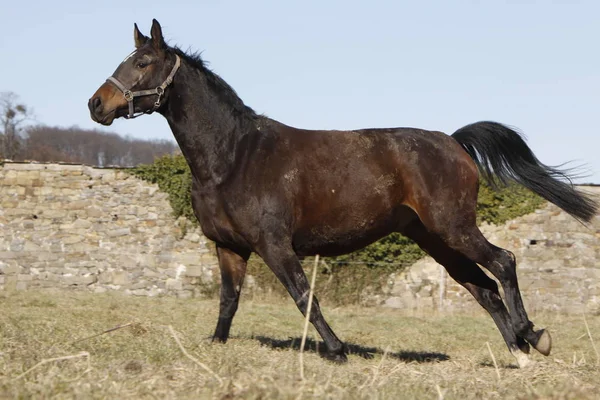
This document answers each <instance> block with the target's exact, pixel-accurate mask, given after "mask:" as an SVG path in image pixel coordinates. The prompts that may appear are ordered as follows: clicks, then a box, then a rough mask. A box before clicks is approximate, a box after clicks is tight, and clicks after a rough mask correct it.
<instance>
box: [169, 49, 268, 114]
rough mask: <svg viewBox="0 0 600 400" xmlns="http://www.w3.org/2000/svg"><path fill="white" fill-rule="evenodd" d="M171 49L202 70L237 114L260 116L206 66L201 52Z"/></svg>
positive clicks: (210, 84)
mask: <svg viewBox="0 0 600 400" xmlns="http://www.w3.org/2000/svg"><path fill="white" fill-rule="evenodd" d="M170 50H171V51H172V52H173V53H175V54H177V55H178V56H179V57H181V58H182V59H183V60H185V61H186V62H187V63H189V64H190V65H192V66H193V67H194V68H196V69H198V70H199V71H200V72H202V73H203V74H204V75H205V76H206V78H207V81H208V85H209V87H210V88H211V89H212V90H213V91H214V93H215V94H217V96H219V98H220V99H221V100H222V101H223V102H225V103H226V104H229V105H230V106H231V108H232V109H233V111H234V113H235V114H237V115H239V116H243V117H249V118H251V119H256V118H259V117H260V116H259V115H258V114H257V113H256V112H255V111H254V110H253V109H252V108H250V107H248V106H247V105H245V104H244V102H243V101H242V99H240V97H239V96H238V94H237V93H236V92H235V90H234V89H233V88H232V87H231V86H229V84H228V83H227V82H225V81H224V80H223V78H221V77H220V76H219V75H217V74H215V73H214V72H213V71H211V70H210V69H209V68H208V67H207V66H206V62H205V61H204V60H203V59H202V57H200V53H199V52H193V53H191V54H188V53H186V52H184V51H183V50H181V49H180V48H179V47H171V48H170Z"/></svg>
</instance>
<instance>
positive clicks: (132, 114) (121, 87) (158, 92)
mask: <svg viewBox="0 0 600 400" xmlns="http://www.w3.org/2000/svg"><path fill="white" fill-rule="evenodd" d="M180 65H181V60H180V59H179V56H178V55H177V54H175V65H174V66H173V69H172V70H171V73H170V74H169V76H167V79H165V81H164V82H163V83H162V85H160V86H158V87H156V88H155V89H146V90H138V91H135V92H132V91H131V90H129V89H127V88H126V87H125V85H123V84H122V83H121V82H119V80H118V79H117V78H115V77H114V76H111V77H109V78H108V79H107V80H106V81H107V82H110V83H112V84H113V85H115V86H116V87H117V88H118V89H119V90H120V91H121V92H123V96H124V97H125V100H127V103H128V104H129V114H128V115H126V116H125V118H127V119H131V118H137V117H139V116H140V115H144V114H152V113H153V112H154V111H156V110H157V109H158V107H160V101H161V99H162V96H163V95H164V93H165V89H166V88H167V86H169V85H170V84H171V83H172V82H173V77H174V76H175V73H176V72H177V70H178V69H179V66H180ZM150 95H157V96H158V98H157V99H156V101H155V102H154V107H152V108H151V109H149V110H146V111H140V112H139V113H138V114H135V111H134V105H133V99H135V98H136V97H142V96H150Z"/></svg>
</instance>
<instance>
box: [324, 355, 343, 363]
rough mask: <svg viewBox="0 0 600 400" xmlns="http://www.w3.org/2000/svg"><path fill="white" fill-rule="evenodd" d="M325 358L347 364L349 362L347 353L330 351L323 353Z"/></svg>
mask: <svg viewBox="0 0 600 400" xmlns="http://www.w3.org/2000/svg"><path fill="white" fill-rule="evenodd" d="M323 358H325V359H326V360H328V361H331V362H334V363H336V364H345V363H347V362H348V357H347V356H346V353H330V352H326V353H324V354H323Z"/></svg>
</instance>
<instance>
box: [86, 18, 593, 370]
mask: <svg viewBox="0 0 600 400" xmlns="http://www.w3.org/2000/svg"><path fill="white" fill-rule="evenodd" d="M134 41H135V48H136V50H135V51H134V52H133V53H132V54H130V55H129V56H128V57H127V58H126V59H125V60H124V61H123V62H122V63H121V64H120V65H119V66H118V67H117V69H116V71H115V72H114V74H113V75H112V76H111V77H110V78H109V79H108V80H107V81H106V82H105V83H104V84H103V85H102V86H100V88H99V89H98V90H97V91H96V93H94V95H93V96H92V97H91V99H90V100H89V104H88V106H89V110H90V114H91V117H92V119H93V120H94V121H96V122H99V123H101V124H103V125H110V124H111V123H112V122H113V120H114V119H115V118H119V117H126V118H133V117H136V116H139V115H142V114H144V113H151V112H154V111H156V112H158V113H160V114H162V115H163V116H164V117H165V118H166V119H167V121H168V123H169V126H170V127H171V130H172V131H173V134H174V135H175V138H176V140H177V142H178V144H179V146H180V147H181V150H182V152H183V155H184V156H185V158H186V160H187V162H188V164H189V166H190V168H191V171H192V174H193V191H192V202H193V207H194V211H195V214H196V216H197V218H198V220H199V222H200V225H201V227H202V230H203V232H204V234H205V235H206V236H207V237H208V238H209V239H211V240H213V241H214V242H215V243H216V247H217V253H218V257H219V265H220V270H221V281H222V286H221V298H220V310H219V320H218V323H217V327H216V330H215V333H214V340H217V341H222V342H225V341H226V340H227V338H228V336H229V329H230V327H231V322H232V320H233V317H234V314H235V312H236V310H237V307H238V301H239V296H240V290H241V287H242V283H243V280H244V275H245V273H246V262H247V260H248V257H249V256H250V254H251V252H255V253H257V254H258V255H259V256H260V257H262V259H263V260H264V261H265V263H266V264H267V265H268V266H269V267H270V268H271V270H272V271H273V272H274V273H275V275H276V276H277V278H279V280H280V281H281V283H282V284H283V285H284V286H285V287H286V289H287V290H288V291H289V293H290V295H291V296H292V297H293V299H294V301H295V302H296V304H297V305H298V308H299V309H300V311H301V312H302V313H305V311H306V306H307V297H308V296H307V294H308V293H309V283H308V280H307V279H306V276H305V274H304V272H303V270H302V268H301V266H300V262H299V261H298V257H299V256H306V255H314V254H320V255H322V256H331V255H339V254H343V253H348V252H351V251H354V250H357V249H359V248H361V247H363V246H366V245H368V244H370V243H372V242H373V241H375V240H377V239H380V238H382V237H384V236H386V235H388V234H390V233H392V232H400V233H402V234H403V235H405V236H407V237H409V238H411V239H412V240H414V241H415V242H416V243H417V244H418V245H419V246H420V247H421V248H423V249H424V250H425V251H426V252H427V253H429V254H430V255H431V256H432V257H433V258H434V259H435V260H436V261H437V262H439V263H440V264H442V265H443V266H444V267H445V268H446V270H447V271H448V273H449V274H450V276H452V278H454V279H455V280H456V281H457V282H458V283H460V284H461V285H462V286H464V287H465V288H466V289H467V290H468V291H469V292H470V293H471V294H472V295H473V296H474V297H475V299H476V300H477V301H478V302H479V303H480V304H481V306H482V307H483V308H484V309H485V310H487V311H488V312H489V314H490V315H491V316H492V318H493V319H494V321H495V323H496V325H497V326H498V329H499V330H500V333H501V334H502V337H503V338H504V340H505V342H506V344H507V346H508V348H509V350H510V351H511V352H512V354H513V355H514V356H515V357H516V358H517V361H518V363H519V365H520V366H523V365H525V364H526V363H527V362H528V353H529V348H530V345H531V346H533V347H534V348H535V349H537V350H538V351H539V352H541V353H542V354H544V355H548V354H549V353H550V349H551V346H552V344H551V338H550V335H549V334H548V332H547V331H546V330H544V329H539V330H534V325H533V323H532V322H531V321H530V320H529V318H528V316H527V313H526V311H525V308H524V306H523V301H522V299H521V294H520V292H519V287H518V283H517V274H516V262H515V257H514V255H513V254H512V253H511V252H509V251H507V250H504V249H501V248H498V247H496V246H494V245H493V244H491V243H489V242H488V241H487V240H486V238H485V237H484V236H483V235H482V233H481V232H480V231H479V229H478V228H477V225H476V218H475V207H476V202H477V192H478V185H479V176H480V172H481V174H482V176H483V178H484V179H485V180H487V181H488V182H491V183H496V184H504V183H506V182H508V181H515V182H517V183H519V184H522V185H524V186H526V187H527V188H529V189H531V190H532V191H534V192H535V193H537V194H539V195H540V196H542V197H543V198H545V199H547V200H548V201H550V202H551V203H554V204H556V205H557V206H559V207H560V208H562V209H563V210H565V211H566V212H568V213H569V214H571V215H572V216H573V217H575V218H577V219H579V220H582V221H589V220H590V219H591V218H593V216H594V215H595V214H596V212H597V204H596V203H595V202H594V201H592V200H591V199H589V198H587V197H585V196H584V195H582V194H581V193H579V192H577V191H576V190H575V189H574V188H573V186H572V185H571V184H570V183H567V182H570V181H569V179H568V176H567V175H566V174H565V173H564V172H563V171H560V170H557V169H554V168H551V167H548V166H546V165H544V164H542V163H541V162H540V161H539V160H538V159H537V158H536V157H535V156H534V154H533V153H532V152H531V150H530V149H529V147H528V146H527V145H526V143H525V141H524V140H523V139H522V138H521V136H520V135H519V134H518V133H517V132H515V131H514V130H512V129H510V128H508V127H506V126H504V125H501V124H498V123H495V122H478V123H475V124H472V125H468V126H465V127H463V128H461V129H459V130H458V131H456V132H455V133H454V134H453V135H451V136H448V135H446V134H443V133H441V132H432V131H426V130H422V129H413V128H390V129H363V130H354V131H311V130H304V129H297V128H293V127H291V126H287V125H284V124H282V123H280V122H277V121H274V120H272V119H269V118H267V117H265V116H261V115H257V114H256V113H255V112H254V111H253V110H252V109H251V108H249V107H247V106H246V105H245V104H244V103H243V102H242V100H241V99H240V98H239V97H238V96H237V95H236V93H235V91H234V90H233V89H232V88H231V87H230V86H229V85H228V84H227V83H226V82H225V81H223V80H222V79H221V78H220V77H219V76H218V75H216V74H214V73H213V72H211V71H210V70H209V69H207V68H206V66H205V65H204V63H203V61H202V60H201V59H200V57H199V56H197V55H189V54H185V53H184V52H183V51H181V50H180V49H178V48H176V47H170V46H168V45H167V44H166V43H165V41H164V38H163V35H162V30H161V27H160V25H159V23H158V22H157V21H156V20H154V21H153V24H152V29H151V37H146V36H144V35H143V34H142V33H140V31H139V30H138V28H137V26H135V27H134ZM478 264H479V265H481V266H483V267H484V268H486V269H487V270H489V271H490V272H491V273H492V274H493V275H494V276H495V277H496V278H497V279H498V281H499V282H500V284H501V285H502V287H503V289H504V294H505V300H506V304H507V307H506V306H505V304H504V302H503V300H502V298H501V296H500V293H499V291H498V285H497V284H496V282H495V281H494V280H493V279H490V278H489V277H488V276H487V275H486V274H485V273H484V272H483V271H482V270H481V269H480V267H479V266H478ZM313 304H314V305H313V309H312V310H313V311H312V312H311V315H310V320H311V322H312V323H313V325H314V326H315V328H316V329H317V331H318V332H319V334H320V335H321V337H322V338H323V340H324V342H325V345H326V347H327V353H326V357H327V358H329V359H331V360H334V361H338V362H341V361H345V360H346V348H345V346H344V344H343V343H342V342H341V341H340V340H339V339H338V337H337V336H336V335H335V333H334V332H333V330H332V329H331V328H330V327H329V325H328V324H327V322H326V321H325V319H324V318H323V315H322V314H321V310H320V308H319V303H318V301H316V299H315V302H314V303H313Z"/></svg>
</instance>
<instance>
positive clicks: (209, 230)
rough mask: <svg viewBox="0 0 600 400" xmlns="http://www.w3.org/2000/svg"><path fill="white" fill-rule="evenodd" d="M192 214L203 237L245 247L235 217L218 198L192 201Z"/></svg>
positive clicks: (208, 197)
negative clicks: (194, 215)
mask: <svg viewBox="0 0 600 400" xmlns="http://www.w3.org/2000/svg"><path fill="white" fill-rule="evenodd" d="M192 203H193V206H194V212H195V214H196V217H197V218H198V222H199V223H200V227H201V228H202V232H203V233H204V235H205V236H206V237H207V238H208V239H210V240H212V241H214V242H217V243H221V244H231V245H236V246H244V247H245V246H246V245H247V241H246V239H245V238H244V237H242V236H241V235H240V234H239V232H238V229H236V226H238V225H239V223H236V216H235V215H232V213H231V212H229V211H228V210H229V207H227V204H225V203H224V201H222V200H220V199H219V198H218V197H212V196H203V197H200V198H198V199H197V200H196V201H194V200H193V201H192Z"/></svg>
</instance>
